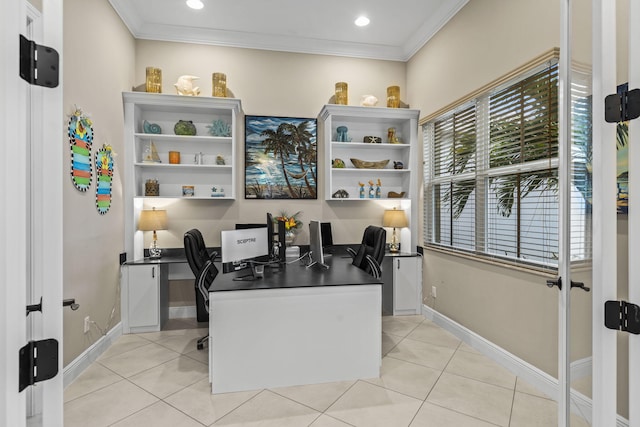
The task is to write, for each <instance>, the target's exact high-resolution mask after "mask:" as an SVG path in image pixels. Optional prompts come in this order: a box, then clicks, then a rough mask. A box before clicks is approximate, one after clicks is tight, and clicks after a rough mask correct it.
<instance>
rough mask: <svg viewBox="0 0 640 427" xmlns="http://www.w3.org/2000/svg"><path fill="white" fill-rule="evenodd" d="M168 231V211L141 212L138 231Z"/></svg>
mask: <svg viewBox="0 0 640 427" xmlns="http://www.w3.org/2000/svg"><path fill="white" fill-rule="evenodd" d="M166 229H167V211H165V210H156V208H153V210H145V211H142V212H140V219H139V220H138V230H142V231H156V230H166Z"/></svg>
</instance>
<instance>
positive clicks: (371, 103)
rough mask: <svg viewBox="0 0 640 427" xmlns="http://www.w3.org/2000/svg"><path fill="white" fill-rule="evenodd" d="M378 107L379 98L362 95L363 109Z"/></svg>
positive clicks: (361, 104) (361, 103)
mask: <svg viewBox="0 0 640 427" xmlns="http://www.w3.org/2000/svg"><path fill="white" fill-rule="evenodd" d="M376 105H378V98H376V97H375V96H373V95H362V98H360V106H362V107H375V106H376Z"/></svg>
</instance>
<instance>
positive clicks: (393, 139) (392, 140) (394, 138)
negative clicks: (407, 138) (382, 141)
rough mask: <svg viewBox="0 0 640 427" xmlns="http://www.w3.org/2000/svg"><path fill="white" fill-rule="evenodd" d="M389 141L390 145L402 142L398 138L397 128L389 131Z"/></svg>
mask: <svg viewBox="0 0 640 427" xmlns="http://www.w3.org/2000/svg"><path fill="white" fill-rule="evenodd" d="M387 139H388V140H389V141H388V142H389V144H399V143H400V140H399V139H398V137H397V136H396V128H389V129H387Z"/></svg>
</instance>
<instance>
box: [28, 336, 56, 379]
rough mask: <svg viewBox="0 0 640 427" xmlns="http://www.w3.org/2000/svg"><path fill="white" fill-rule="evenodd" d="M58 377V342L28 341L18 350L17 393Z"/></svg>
mask: <svg viewBox="0 0 640 427" xmlns="http://www.w3.org/2000/svg"><path fill="white" fill-rule="evenodd" d="M56 375H58V341H57V340H55V339H53V338H49V339H46V340H40V341H29V342H28V343H27V345H25V346H24V347H22V348H21V349H20V375H19V385H18V391H22V390H24V389H25V388H27V387H29V386H30V385H33V384H35V383H37V382H40V381H44V380H48V379H51V378H53V377H55V376H56Z"/></svg>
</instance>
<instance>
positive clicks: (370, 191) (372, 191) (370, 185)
mask: <svg viewBox="0 0 640 427" xmlns="http://www.w3.org/2000/svg"><path fill="white" fill-rule="evenodd" d="M375 195H376V193H375V190H374V189H373V181H371V180H369V198H370V199H373V198H374V197H375Z"/></svg>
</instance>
